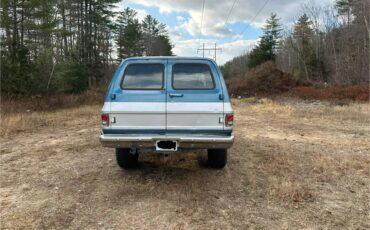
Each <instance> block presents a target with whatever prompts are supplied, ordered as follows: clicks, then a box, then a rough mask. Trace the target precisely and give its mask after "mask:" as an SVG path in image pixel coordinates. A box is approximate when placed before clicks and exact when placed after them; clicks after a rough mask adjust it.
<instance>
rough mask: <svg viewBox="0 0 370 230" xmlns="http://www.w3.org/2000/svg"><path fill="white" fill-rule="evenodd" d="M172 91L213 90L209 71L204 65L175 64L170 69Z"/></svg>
mask: <svg viewBox="0 0 370 230" xmlns="http://www.w3.org/2000/svg"><path fill="white" fill-rule="evenodd" d="M172 72H173V76H172V87H173V88H174V89H213V88H214V87H215V83H214V80H213V76H212V73H211V69H210V68H209V66H208V65H205V64H190V63H189V64H175V65H174V66H173V69H172Z"/></svg>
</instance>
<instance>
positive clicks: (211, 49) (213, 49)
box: [197, 43, 222, 61]
mask: <svg viewBox="0 0 370 230" xmlns="http://www.w3.org/2000/svg"><path fill="white" fill-rule="evenodd" d="M200 50H201V51H202V52H203V57H204V51H206V50H208V51H214V52H215V56H214V59H215V61H217V51H222V49H221V48H217V43H215V47H214V48H205V47H204V43H203V48H201V49H198V50H197V53H198V52H199V51H200Z"/></svg>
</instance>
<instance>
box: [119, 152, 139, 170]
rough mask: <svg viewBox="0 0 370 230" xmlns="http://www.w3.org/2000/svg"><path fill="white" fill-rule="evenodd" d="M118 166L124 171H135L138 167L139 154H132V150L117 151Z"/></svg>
mask: <svg viewBox="0 0 370 230" xmlns="http://www.w3.org/2000/svg"><path fill="white" fill-rule="evenodd" d="M116 159H117V164H118V165H119V166H120V167H121V168H123V169H134V168H136V167H137V162H138V159H139V154H138V153H135V154H132V153H130V149H116Z"/></svg>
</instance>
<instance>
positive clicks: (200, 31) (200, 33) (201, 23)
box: [198, 0, 206, 42]
mask: <svg viewBox="0 0 370 230" xmlns="http://www.w3.org/2000/svg"><path fill="white" fill-rule="evenodd" d="M205 1H206V0H203V7H202V20H201V21H200V30H199V38H198V40H199V42H200V37H201V36H202V27H203V14H204V4H205Z"/></svg>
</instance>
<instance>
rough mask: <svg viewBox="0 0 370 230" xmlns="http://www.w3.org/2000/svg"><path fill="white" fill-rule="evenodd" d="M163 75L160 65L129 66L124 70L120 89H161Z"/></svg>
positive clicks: (162, 68) (162, 67)
mask: <svg viewBox="0 0 370 230" xmlns="http://www.w3.org/2000/svg"><path fill="white" fill-rule="evenodd" d="M163 73H164V66H163V65H162V64H131V65H129V66H127V67H126V69H125V73H124V74H123V80H122V84H121V87H122V88H123V89H162V88H163V76H164V74H163Z"/></svg>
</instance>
